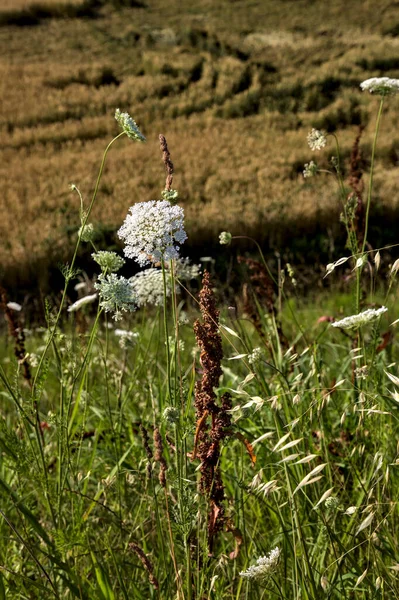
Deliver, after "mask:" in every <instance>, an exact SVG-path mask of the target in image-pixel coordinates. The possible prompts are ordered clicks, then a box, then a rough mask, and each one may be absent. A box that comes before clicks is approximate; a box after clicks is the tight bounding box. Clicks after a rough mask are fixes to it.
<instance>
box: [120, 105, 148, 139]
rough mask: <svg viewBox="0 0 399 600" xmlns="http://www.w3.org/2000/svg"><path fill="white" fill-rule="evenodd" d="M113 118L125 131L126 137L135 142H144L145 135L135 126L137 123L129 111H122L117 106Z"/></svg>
mask: <svg viewBox="0 0 399 600" xmlns="http://www.w3.org/2000/svg"><path fill="white" fill-rule="evenodd" d="M115 119H116V120H117V122H118V124H119V126H120V127H121V128H122V129H123V131H124V132H125V133H126V135H127V137H128V138H130V139H131V140H134V141H136V142H145V137H144V135H143V134H142V133H141V131H140V129H139V128H138V126H137V123H136V121H135V120H134V119H132V117H131V116H130V115H129V113H123V112H121V111H120V110H119V108H117V109H116V111H115Z"/></svg>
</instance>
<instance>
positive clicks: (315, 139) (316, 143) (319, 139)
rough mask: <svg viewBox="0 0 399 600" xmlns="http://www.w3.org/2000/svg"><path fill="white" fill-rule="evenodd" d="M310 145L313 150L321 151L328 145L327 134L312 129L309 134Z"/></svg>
mask: <svg viewBox="0 0 399 600" xmlns="http://www.w3.org/2000/svg"><path fill="white" fill-rule="evenodd" d="M307 140H308V144H309V148H310V149H311V150H321V149H322V148H324V146H325V145H326V144H327V138H326V134H325V133H324V132H323V131H320V129H314V128H313V129H312V131H311V132H310V133H308V137H307Z"/></svg>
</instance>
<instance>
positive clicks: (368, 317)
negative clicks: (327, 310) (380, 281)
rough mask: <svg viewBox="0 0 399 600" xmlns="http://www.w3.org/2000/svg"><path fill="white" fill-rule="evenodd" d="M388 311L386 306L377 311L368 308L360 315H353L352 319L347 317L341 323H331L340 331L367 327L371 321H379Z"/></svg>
mask: <svg viewBox="0 0 399 600" xmlns="http://www.w3.org/2000/svg"><path fill="white" fill-rule="evenodd" d="M387 310H388V309H387V307H386V306H382V307H381V308H377V309H375V308H368V309H367V310H364V311H363V312H361V313H359V314H358V315H352V316H350V317H345V318H344V319H341V320H340V321H335V323H331V326H332V327H339V328H340V329H357V328H358V327H361V326H362V325H366V323H370V321H374V320H375V319H378V318H379V317H380V316H381V315H382V314H384V313H385V312H387Z"/></svg>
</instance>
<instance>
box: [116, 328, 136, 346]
mask: <svg viewBox="0 0 399 600" xmlns="http://www.w3.org/2000/svg"><path fill="white" fill-rule="evenodd" d="M114 334H115V335H116V336H117V337H118V338H119V346H120V347H121V348H122V349H126V348H127V347H128V346H133V345H134V344H135V342H136V340H137V338H138V337H139V335H140V334H139V333H138V332H137V331H128V330H127V329H115V331H114Z"/></svg>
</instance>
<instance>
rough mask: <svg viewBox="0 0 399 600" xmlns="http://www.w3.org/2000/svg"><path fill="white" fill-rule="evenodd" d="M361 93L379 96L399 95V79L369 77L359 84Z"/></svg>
mask: <svg viewBox="0 0 399 600" xmlns="http://www.w3.org/2000/svg"><path fill="white" fill-rule="evenodd" d="M360 87H361V88H362V91H363V92H365V91H367V92H370V93H371V94H380V95H381V96H388V95H394V94H399V79H391V78H390V77H371V79H366V81H362V83H361V84H360Z"/></svg>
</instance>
